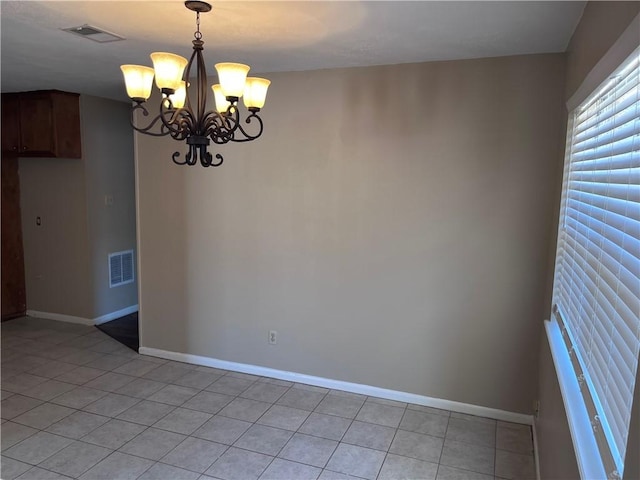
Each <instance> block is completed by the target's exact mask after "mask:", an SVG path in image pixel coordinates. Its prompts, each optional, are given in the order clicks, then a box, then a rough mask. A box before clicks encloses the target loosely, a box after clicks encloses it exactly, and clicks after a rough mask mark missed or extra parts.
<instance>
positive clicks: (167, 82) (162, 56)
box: [151, 52, 188, 90]
mask: <svg viewBox="0 0 640 480" xmlns="http://www.w3.org/2000/svg"><path fill="white" fill-rule="evenodd" d="M151 60H152V61H153V68H154V70H155V74H156V86H157V87H158V88H159V89H163V88H169V89H171V90H177V89H178V88H180V82H181V81H182V74H183V73H184V67H186V66H187V63H188V60H187V59H186V58H184V57H181V56H180V55H174V54H173V53H167V52H154V53H152V54H151Z"/></svg>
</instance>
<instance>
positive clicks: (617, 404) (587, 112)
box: [553, 48, 640, 478]
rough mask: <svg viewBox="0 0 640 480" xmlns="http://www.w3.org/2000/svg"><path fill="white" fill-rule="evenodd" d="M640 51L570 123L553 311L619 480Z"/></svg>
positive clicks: (634, 256)
mask: <svg viewBox="0 0 640 480" xmlns="http://www.w3.org/2000/svg"><path fill="white" fill-rule="evenodd" d="M639 65H640V48H639V49H636V51H635V52H634V53H633V54H632V55H631V57H629V58H628V59H627V60H626V61H625V62H624V63H623V64H622V65H621V66H620V68H618V69H617V70H616V72H614V73H613V75H612V76H611V77H610V78H609V79H608V80H607V81H606V82H605V83H604V84H603V85H602V86H601V87H600V88H599V89H598V90H596V92H594V94H592V95H591V96H590V97H589V98H587V99H586V100H585V101H584V102H583V103H582V104H581V105H580V106H578V108H576V109H575V110H574V111H573V112H572V113H571V114H570V120H569V130H568V135H567V150H566V157H565V172H564V180H563V190H562V205H561V211H560V225H559V230H558V247H557V253H556V270H555V280H554V300H553V302H554V312H555V314H556V318H557V319H558V320H559V322H560V324H561V328H562V329H563V335H564V337H565V341H566V342H567V348H568V349H569V353H570V356H571V358H572V362H573V363H574V366H575V369H576V376H577V377H578V381H579V383H580V385H581V391H582V393H583V397H584V399H585V404H586V406H587V410H588V411H589V413H590V416H591V419H592V425H593V429H594V432H595V434H596V437H597V438H598V444H599V446H600V450H601V453H602V455H603V460H605V465H607V466H608V471H609V472H610V476H611V478H615V476H616V472H615V470H617V474H618V475H620V476H621V475H622V471H623V466H624V457H625V451H626V445H627V437H628V433H629V424H630V416H631V406H632V401H633V389H634V384H635V379H636V371H637V368H638V354H639V351H640V66H639Z"/></svg>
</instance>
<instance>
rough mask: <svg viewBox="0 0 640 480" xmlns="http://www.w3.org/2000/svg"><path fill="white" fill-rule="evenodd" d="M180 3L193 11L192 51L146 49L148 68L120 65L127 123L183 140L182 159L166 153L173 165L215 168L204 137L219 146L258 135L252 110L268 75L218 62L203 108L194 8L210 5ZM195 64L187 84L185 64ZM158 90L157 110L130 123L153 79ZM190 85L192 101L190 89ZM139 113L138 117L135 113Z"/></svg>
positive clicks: (257, 118)
mask: <svg viewBox="0 0 640 480" xmlns="http://www.w3.org/2000/svg"><path fill="white" fill-rule="evenodd" d="M184 4H185V6H186V7H187V8H188V9H189V10H192V11H194V12H196V31H195V33H194V40H193V42H192V43H193V53H192V54H191V58H190V59H189V60H188V61H187V59H186V58H184V57H181V56H179V55H174V54H173V53H166V52H155V53H152V54H151V60H152V62H153V68H150V67H144V66H141V65H122V66H121V67H120V69H121V70H122V73H123V75H124V80H125V84H126V89H127V94H128V95H129V97H130V98H131V100H133V102H134V104H133V105H132V108H131V126H132V127H133V128H134V129H135V130H136V131H138V132H140V133H144V134H147V135H152V136H156V137H162V136H165V135H170V136H171V137H172V138H173V139H175V140H178V141H183V140H186V142H187V145H188V147H189V148H188V151H187V152H186V154H185V155H184V157H183V158H180V152H175V153H174V154H173V155H172V159H173V161H174V163H176V164H178V165H195V164H196V163H198V160H199V161H200V164H201V165H202V166H203V167H217V166H219V165H221V164H222V162H223V158H222V155H220V154H219V153H217V154H216V155H215V160H214V159H213V155H212V154H211V153H209V151H208V147H209V144H210V142H213V143H215V144H217V145H223V144H225V143H228V142H250V141H251V140H255V139H256V138H258V137H259V136H260V135H261V134H262V130H263V124H262V119H261V118H260V116H259V115H258V112H260V109H261V108H262V107H263V106H264V102H265V98H266V95H267V88H268V87H269V84H270V83H271V82H270V81H269V80H266V79H264V78H257V77H247V73H248V72H249V68H250V67H249V66H248V65H243V64H240V63H218V64H216V65H215V68H216V71H217V72H218V79H219V81H220V83H219V84H215V85H213V86H212V87H211V89H212V90H213V95H214V101H215V110H210V111H205V108H206V103H207V91H208V87H207V71H206V68H205V63H204V59H203V57H202V51H203V49H204V48H203V45H204V42H203V41H202V33H200V13H206V12H209V11H210V10H211V5H209V4H208V3H206V2H201V1H193V0H188V1H186V2H184ZM194 64H195V69H196V84H195V85H194V87H193V88H189V87H190V82H189V79H190V78H191V75H190V74H191V68H192V66H193V65H194ZM154 77H155V83H156V86H157V87H158V88H159V89H160V91H161V92H162V98H161V100H160V105H159V106H158V108H159V113H158V115H157V116H155V117H154V118H153V119H152V120H151V121H149V123H148V124H147V125H146V126H138V125H137V124H136V112H137V111H140V112H142V115H143V116H144V117H148V116H149V111H148V110H147V109H146V107H145V106H144V102H145V101H146V100H147V99H148V98H149V97H150V96H151V89H152V86H153V78H154ZM194 89H195V102H193V103H192V101H191V94H192V93H193V90H194ZM241 97H242V98H243V100H244V105H245V107H246V108H247V110H248V112H249V113H248V115H247V117H246V119H245V120H244V122H245V123H247V124H252V123H253V125H252V126H251V127H246V128H244V127H243V126H242V122H241V115H240V109H239V108H238V107H239V105H238V102H239V99H240V98H241ZM138 118H139V116H138Z"/></svg>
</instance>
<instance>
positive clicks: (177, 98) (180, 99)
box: [169, 81, 187, 108]
mask: <svg viewBox="0 0 640 480" xmlns="http://www.w3.org/2000/svg"><path fill="white" fill-rule="evenodd" d="M186 98H187V82H185V81H182V82H180V86H179V87H178V88H177V89H176V91H175V93H173V94H171V95H169V99H171V103H172V105H173V108H182V107H184V102H185V100H186Z"/></svg>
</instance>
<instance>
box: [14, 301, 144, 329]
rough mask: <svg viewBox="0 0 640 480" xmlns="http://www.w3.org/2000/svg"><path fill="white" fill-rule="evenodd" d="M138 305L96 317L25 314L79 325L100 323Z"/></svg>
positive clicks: (47, 313) (113, 318) (135, 308)
mask: <svg viewBox="0 0 640 480" xmlns="http://www.w3.org/2000/svg"><path fill="white" fill-rule="evenodd" d="M137 311H138V305H131V306H130V307H126V308H123V309H122V310H118V311H116V312H111V313H107V314H106V315H102V316H100V317H96V318H93V319H92V318H83V317H74V316H73V315H64V314H62V313H51V312H40V311H37V310H27V316H29V317H38V318H45V319H47V320H58V321H60V322H69V323H79V324H81V325H100V324H102V323H105V322H109V321H111V320H115V319H116V318H120V317H124V316H125V315H129V314H130V313H133V312H137Z"/></svg>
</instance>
